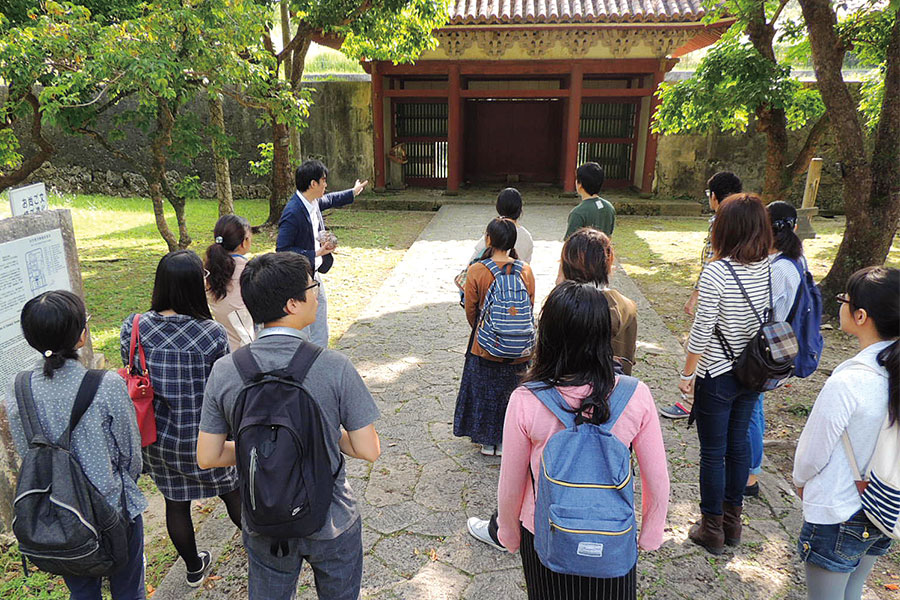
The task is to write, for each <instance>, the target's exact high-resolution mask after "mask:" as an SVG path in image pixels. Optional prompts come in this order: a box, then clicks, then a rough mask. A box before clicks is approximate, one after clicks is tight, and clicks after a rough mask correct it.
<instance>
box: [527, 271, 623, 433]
mask: <svg viewBox="0 0 900 600" xmlns="http://www.w3.org/2000/svg"><path fill="white" fill-rule="evenodd" d="M611 329H612V327H611V324H610V317H609V304H608V303H607V302H606V296H604V294H603V291H602V290H601V289H600V288H599V287H598V286H597V285H596V284H594V283H581V282H577V281H564V282H562V283H561V284H559V285H558V286H556V287H555V288H553V291H551V292H550V295H549V296H547V300H546V301H545V302H544V308H543V309H542V310H541V319H540V326H539V327H538V336H537V346H536V347H535V352H534V360H533V362H532V364H531V368H530V369H528V372H527V373H526V374H525V378H524V380H525V381H540V382H543V383H545V384H546V385H548V386H554V387H556V386H576V385H590V386H591V394H590V396H588V397H587V398H585V399H584V400H583V401H582V403H581V410H584V409H585V408H588V407H589V406H591V407H592V412H591V415H590V419H589V420H590V422H592V423H595V424H600V423H605V422H606V421H608V420H609V394H610V392H611V391H612V389H613V388H614V387H615V385H616V376H615V373H614V372H613V352H612V343H611V334H610V331H611Z"/></svg>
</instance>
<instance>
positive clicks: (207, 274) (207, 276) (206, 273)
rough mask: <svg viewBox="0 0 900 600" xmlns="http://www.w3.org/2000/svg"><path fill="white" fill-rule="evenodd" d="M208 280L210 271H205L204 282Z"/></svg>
mask: <svg viewBox="0 0 900 600" xmlns="http://www.w3.org/2000/svg"><path fill="white" fill-rule="evenodd" d="M207 279H209V271H207V270H206V269H203V281H206V280H207Z"/></svg>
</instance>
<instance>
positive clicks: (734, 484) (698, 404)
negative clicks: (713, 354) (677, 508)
mask: <svg viewBox="0 0 900 600" xmlns="http://www.w3.org/2000/svg"><path fill="white" fill-rule="evenodd" d="M758 400H759V393H758V392H753V391H751V390H748V389H746V388H744V387H743V386H741V384H740V383H738V381H737V379H735V377H734V376H733V375H732V374H731V373H730V372H729V373H723V374H722V375H719V376H718V377H709V376H707V377H699V378H697V382H696V387H695V390H694V414H695V415H696V420H697V437H698V438H700V511H701V512H703V513H704V514H708V515H721V514H722V502H723V501H724V502H727V503H728V504H731V505H733V506H741V505H742V503H743V500H744V487H745V486H746V485H747V475H748V474H749V472H750V452H749V444H748V443H747V429H748V427H749V425H750V416H751V414H752V413H753V407H754V406H755V405H756V403H757V401H758Z"/></svg>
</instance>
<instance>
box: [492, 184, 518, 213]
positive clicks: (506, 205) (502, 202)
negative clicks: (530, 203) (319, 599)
mask: <svg viewBox="0 0 900 600" xmlns="http://www.w3.org/2000/svg"><path fill="white" fill-rule="evenodd" d="M497 214H498V215H500V216H501V217H506V218H507V219H512V220H513V221H515V220H516V219H518V218H519V217H521V216H522V194H520V193H519V190H517V189H516V188H511V187H508V188H505V189H504V190H502V191H501V192H500V194H499V195H498V196H497Z"/></svg>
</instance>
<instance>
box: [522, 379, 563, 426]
mask: <svg viewBox="0 0 900 600" xmlns="http://www.w3.org/2000/svg"><path fill="white" fill-rule="evenodd" d="M525 387H527V388H528V389H529V390H531V393H532V394H534V395H535V396H537V399H538V400H540V401H541V404H543V405H544V406H546V407H547V410H549V411H550V412H552V413H553V415H554V416H555V417H556V418H557V419H559V420H560V422H561V423H562V424H563V427H565V428H566V429H569V428H571V427H575V413H574V412H572V407H571V406H569V403H568V402H566V399H565V398H563V396H562V394H560V393H559V390H557V389H556V388H555V387H553V386H548V385H547V384H546V383H544V382H543V381H529V382H528V383H526V384H525Z"/></svg>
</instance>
